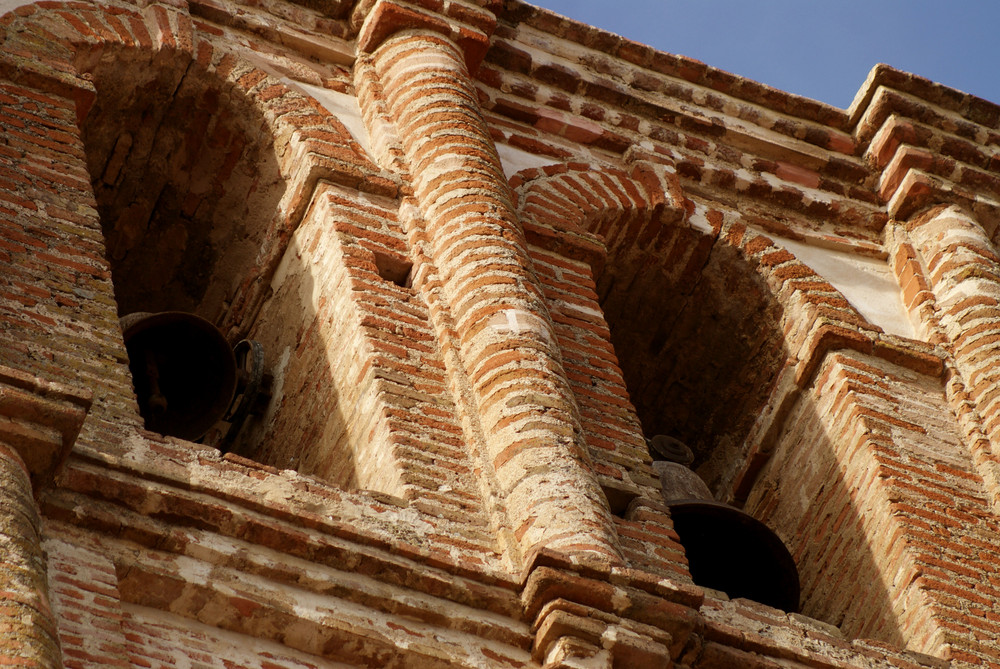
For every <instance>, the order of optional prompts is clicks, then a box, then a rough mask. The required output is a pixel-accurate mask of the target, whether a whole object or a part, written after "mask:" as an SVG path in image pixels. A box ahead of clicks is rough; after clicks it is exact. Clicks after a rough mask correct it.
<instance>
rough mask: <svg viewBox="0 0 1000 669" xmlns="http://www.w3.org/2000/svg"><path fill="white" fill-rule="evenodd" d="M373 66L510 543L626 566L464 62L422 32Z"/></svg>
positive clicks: (383, 48) (450, 46)
mask: <svg viewBox="0 0 1000 669" xmlns="http://www.w3.org/2000/svg"><path fill="white" fill-rule="evenodd" d="M376 9H377V7H376ZM372 16H377V13H373V15H372ZM369 18H370V19H371V17H369ZM410 25H412V23H411V24H410ZM363 32H364V31H363ZM372 32H378V31H374V30H367V33H368V34H370V33H372ZM382 32H386V31H382ZM368 61H369V63H370V66H371V67H373V68H374V72H375V74H376V76H377V78H378V81H379V84H380V88H381V90H382V92H383V99H382V100H380V101H378V104H381V105H383V106H384V109H385V112H386V114H387V116H388V118H389V119H390V120H391V121H392V122H393V124H394V125H395V129H396V133H397V134H398V138H399V141H400V143H401V145H402V148H403V153H404V163H405V164H406V166H407V167H408V169H409V172H410V174H411V177H412V182H413V188H414V195H415V200H416V204H417V208H418V209H419V210H420V214H421V216H420V217H419V218H420V220H419V222H418V223H417V224H418V225H422V226H423V228H424V229H423V230H422V234H421V236H422V237H423V238H424V239H426V240H427V243H426V248H425V249H424V251H425V252H426V253H427V255H428V256H429V259H430V262H431V263H432V264H433V265H434V266H435V268H436V270H437V275H438V276H439V278H440V281H441V286H440V289H441V291H440V292H441V294H442V296H443V298H444V300H445V301H446V303H447V308H448V311H449V321H450V323H451V324H452V325H453V327H454V331H455V333H456V334H457V351H456V353H457V355H456V358H457V359H458V361H459V363H458V365H459V366H460V368H461V369H460V370H458V373H459V374H461V375H462V376H463V377H464V379H466V380H467V384H464V385H466V387H467V388H468V390H469V395H470V397H469V398H467V399H466V402H467V406H469V414H470V415H471V419H472V420H474V421H477V422H478V427H477V429H476V430H474V431H475V432H476V433H477V434H478V435H480V438H481V439H482V441H483V442H484V444H483V446H484V450H485V454H486V459H487V463H486V464H487V468H488V469H489V470H491V471H487V472H485V474H486V475H487V476H489V477H490V478H491V479H492V482H493V486H494V494H496V495H497V496H498V497H499V498H500V500H499V501H500V505H501V506H503V507H504V508H505V510H506V516H507V524H508V528H506V531H507V532H508V533H512V536H513V539H512V543H514V545H515V546H516V550H519V551H520V553H521V556H522V558H523V559H525V560H530V556H531V555H533V554H534V553H536V552H537V551H538V550H540V549H541V548H543V547H550V548H554V549H557V550H563V551H566V552H573V553H589V554H592V555H600V556H602V557H604V558H609V559H612V560H614V561H616V562H617V561H620V559H621V558H620V554H619V551H618V548H617V545H616V543H617V542H616V538H615V535H614V531H613V530H612V529H611V523H610V522H609V521H610V518H609V512H608V510H607V503H606V500H605V498H604V495H603V493H602V491H601V489H600V487H599V485H598V483H597V480H596V477H595V476H594V475H593V473H592V470H591V468H590V463H589V456H588V454H587V447H586V444H585V443H584V440H583V437H582V434H581V428H580V423H579V412H578V409H577V407H576V404H575V399H574V397H573V395H572V392H571V390H570V388H569V384H568V383H567V381H566V376H565V372H564V371H563V369H562V365H561V361H560V354H559V351H558V347H557V344H556V339H555V336H554V333H553V327H552V323H551V321H550V319H549V316H548V312H547V309H546V306H545V304H544V300H543V297H542V291H541V288H540V286H539V285H538V281H537V279H536V277H535V276H534V274H533V273H532V270H531V263H530V260H529V258H528V255H527V252H526V243H525V240H524V235H523V232H522V231H521V229H520V226H519V224H518V222H517V219H516V216H515V214H514V213H513V211H512V208H511V200H510V193H509V191H508V188H507V180H506V178H505V177H504V174H503V169H502V168H501V165H500V160H499V158H498V157H497V153H496V147H495V146H494V145H493V142H492V139H491V137H490V134H489V130H488V128H487V126H486V123H485V121H484V120H483V118H482V115H481V112H480V110H479V106H478V96H477V92H476V89H475V86H474V85H473V83H472V81H471V78H470V76H469V73H468V69H467V65H466V59H465V54H463V52H462V51H461V50H460V49H459V48H458V47H457V46H455V44H454V43H453V42H452V41H451V40H450V39H448V38H446V37H443V36H441V35H439V34H437V33H435V32H431V31H425V30H421V29H417V30H408V31H405V32H400V33H396V34H394V35H391V36H389V37H388V38H387V39H385V40H384V41H380V42H379V44H378V46H377V48H373V49H372V56H371V58H370V59H368ZM362 103H363V104H375V102H372V101H370V100H368V101H364V100H363V101H362ZM418 274H419V273H418ZM501 542H503V537H501Z"/></svg>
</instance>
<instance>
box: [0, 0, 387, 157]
mask: <svg viewBox="0 0 1000 669" xmlns="http://www.w3.org/2000/svg"><path fill="white" fill-rule="evenodd" d="M0 1H2V0H0ZM281 83H283V84H285V85H286V86H288V87H289V88H293V89H297V90H298V91H299V92H300V93H303V94H304V95H308V96H309V97H311V98H313V99H314V100H316V101H317V102H319V103H320V104H321V105H323V108H324V109H326V110H327V111H328V112H330V113H331V114H333V115H334V116H336V117H337V120H338V121H340V122H341V123H343V124H344V127H345V128H347V131H348V132H350V133H351V136H352V137H353V138H354V140H355V141H356V142H357V143H358V144H360V145H361V148H363V149H364V150H365V153H367V154H368V155H369V156H371V155H372V150H371V140H370V139H369V137H368V129H367V128H366V127H365V122H364V119H362V118H361V108H360V107H358V101H357V98H355V97H354V96H352V95H346V94H344V93H338V92H337V91H331V90H330V89H328V88H323V87H322V86H314V85H312V84H307V83H305V82H302V81H295V80H294V79H289V78H288V77H282V78H281Z"/></svg>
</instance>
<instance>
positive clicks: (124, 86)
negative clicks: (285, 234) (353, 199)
mask: <svg viewBox="0 0 1000 669" xmlns="http://www.w3.org/2000/svg"><path fill="white" fill-rule="evenodd" d="M143 55H145V56H146V58H143V57H142V56H143ZM185 61H187V62H185ZM90 74H91V75H92V77H93V83H94V86H95V88H96V89H97V98H96V101H95V103H94V105H93V107H92V109H91V111H90V113H89V114H88V116H87V118H86V120H85V122H84V125H83V138H84V143H85V146H86V150H87V165H88V168H89V172H90V175H91V179H92V183H93V187H94V193H95V195H96V198H97V203H98V210H99V212H100V215H101V222H102V227H103V229H104V235H105V240H106V244H107V254H108V260H109V262H110V263H111V271H112V277H113V280H114V284H115V293H116V299H117V302H118V309H119V313H120V314H122V315H124V314H128V313H132V312H136V311H150V312H160V311H186V312H191V313H195V314H198V315H199V316H202V317H203V318H206V319H208V320H209V321H212V322H214V323H216V324H217V325H230V326H231V325H237V324H231V323H224V320H225V318H226V314H227V311H228V307H229V305H230V303H231V301H232V299H233V298H234V296H235V292H236V290H237V289H238V287H239V285H240V283H241V281H242V280H244V279H245V278H246V277H247V276H248V275H251V274H253V273H254V272H256V271H257V267H256V266H255V259H256V257H257V254H258V253H259V251H260V248H261V244H262V242H263V239H264V236H265V234H266V232H267V229H268V226H269V224H270V223H271V222H272V219H274V218H275V217H276V216H279V215H280V212H279V211H278V203H279V201H280V199H281V196H282V195H283V193H284V190H285V182H284V180H283V179H282V176H281V174H280V172H279V168H278V164H277V159H276V157H275V153H274V146H273V142H272V138H271V133H270V131H269V129H268V128H267V127H266V125H265V124H264V122H263V119H262V118H261V116H260V113H259V112H258V111H257V110H256V109H254V108H253V106H252V105H250V104H249V103H248V102H247V100H246V97H245V96H244V95H242V94H240V93H236V92H234V91H232V90H230V89H229V86H228V85H225V82H224V81H221V80H220V78H219V77H217V76H215V75H213V74H211V73H209V72H207V71H206V70H205V69H203V68H202V67H200V66H198V65H197V64H195V63H192V62H190V61H189V60H187V58H186V57H185V56H184V55H183V54H180V53H176V54H171V57H167V54H166V52H160V53H157V54H155V55H154V54H151V53H148V54H143V53H141V52H140V53H138V54H137V53H135V52H134V51H129V52H128V53H127V54H126V53H124V50H123V49H113V48H109V49H108V50H107V51H106V53H105V54H104V56H103V57H102V58H101V60H100V61H99V62H98V63H97V64H96V65H95V66H94V68H93V70H92V71H91V73H90Z"/></svg>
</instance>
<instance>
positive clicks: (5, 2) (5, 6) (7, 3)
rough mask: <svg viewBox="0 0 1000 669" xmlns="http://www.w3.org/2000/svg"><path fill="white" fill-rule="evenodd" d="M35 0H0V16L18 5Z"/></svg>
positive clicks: (28, 3) (21, 5) (32, 2)
mask: <svg viewBox="0 0 1000 669" xmlns="http://www.w3.org/2000/svg"><path fill="white" fill-rule="evenodd" d="M34 2H35V0H0V16H3V15H4V14H7V13H8V12H12V11H14V10H15V9H17V8H18V7H23V6H25V5H31V4H34Z"/></svg>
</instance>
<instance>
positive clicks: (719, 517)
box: [666, 499, 799, 613]
mask: <svg viewBox="0 0 1000 669" xmlns="http://www.w3.org/2000/svg"><path fill="white" fill-rule="evenodd" d="M666 505H667V507H668V508H669V509H670V516H671V518H672V519H673V522H674V531H675V532H677V536H678V537H679V538H680V541H681V545H682V546H684V551H685V553H686V555H687V559H688V567H689V569H690V570H691V578H692V579H693V580H694V582H695V583H696V584H697V585H700V586H702V587H706V588H712V589H713V590H721V591H723V592H725V593H726V594H727V595H729V596H730V597H733V598H736V597H745V598H746V599H752V600H754V601H757V602H760V603H761V604H766V605H768V606H773V607H774V608H776V609H781V610H783V611H786V612H789V613H793V612H796V611H798V610H799V574H798V570H797V569H796V568H795V560H794V559H792V555H791V553H789V552H788V548H787V547H785V544H784V542H782V541H781V539H780V538H779V537H778V535H777V534H775V533H774V532H772V531H771V529H770V528H769V527H767V525H765V524H764V523H762V522H760V521H759V520H757V519H756V518H754V517H753V516H751V515H749V514H748V513H745V512H743V511H741V510H739V509H737V508H736V507H732V506H729V505H728V504H722V503H720V502H716V501H710V500H701V499H679V500H672V501H668V502H667V503H666Z"/></svg>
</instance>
